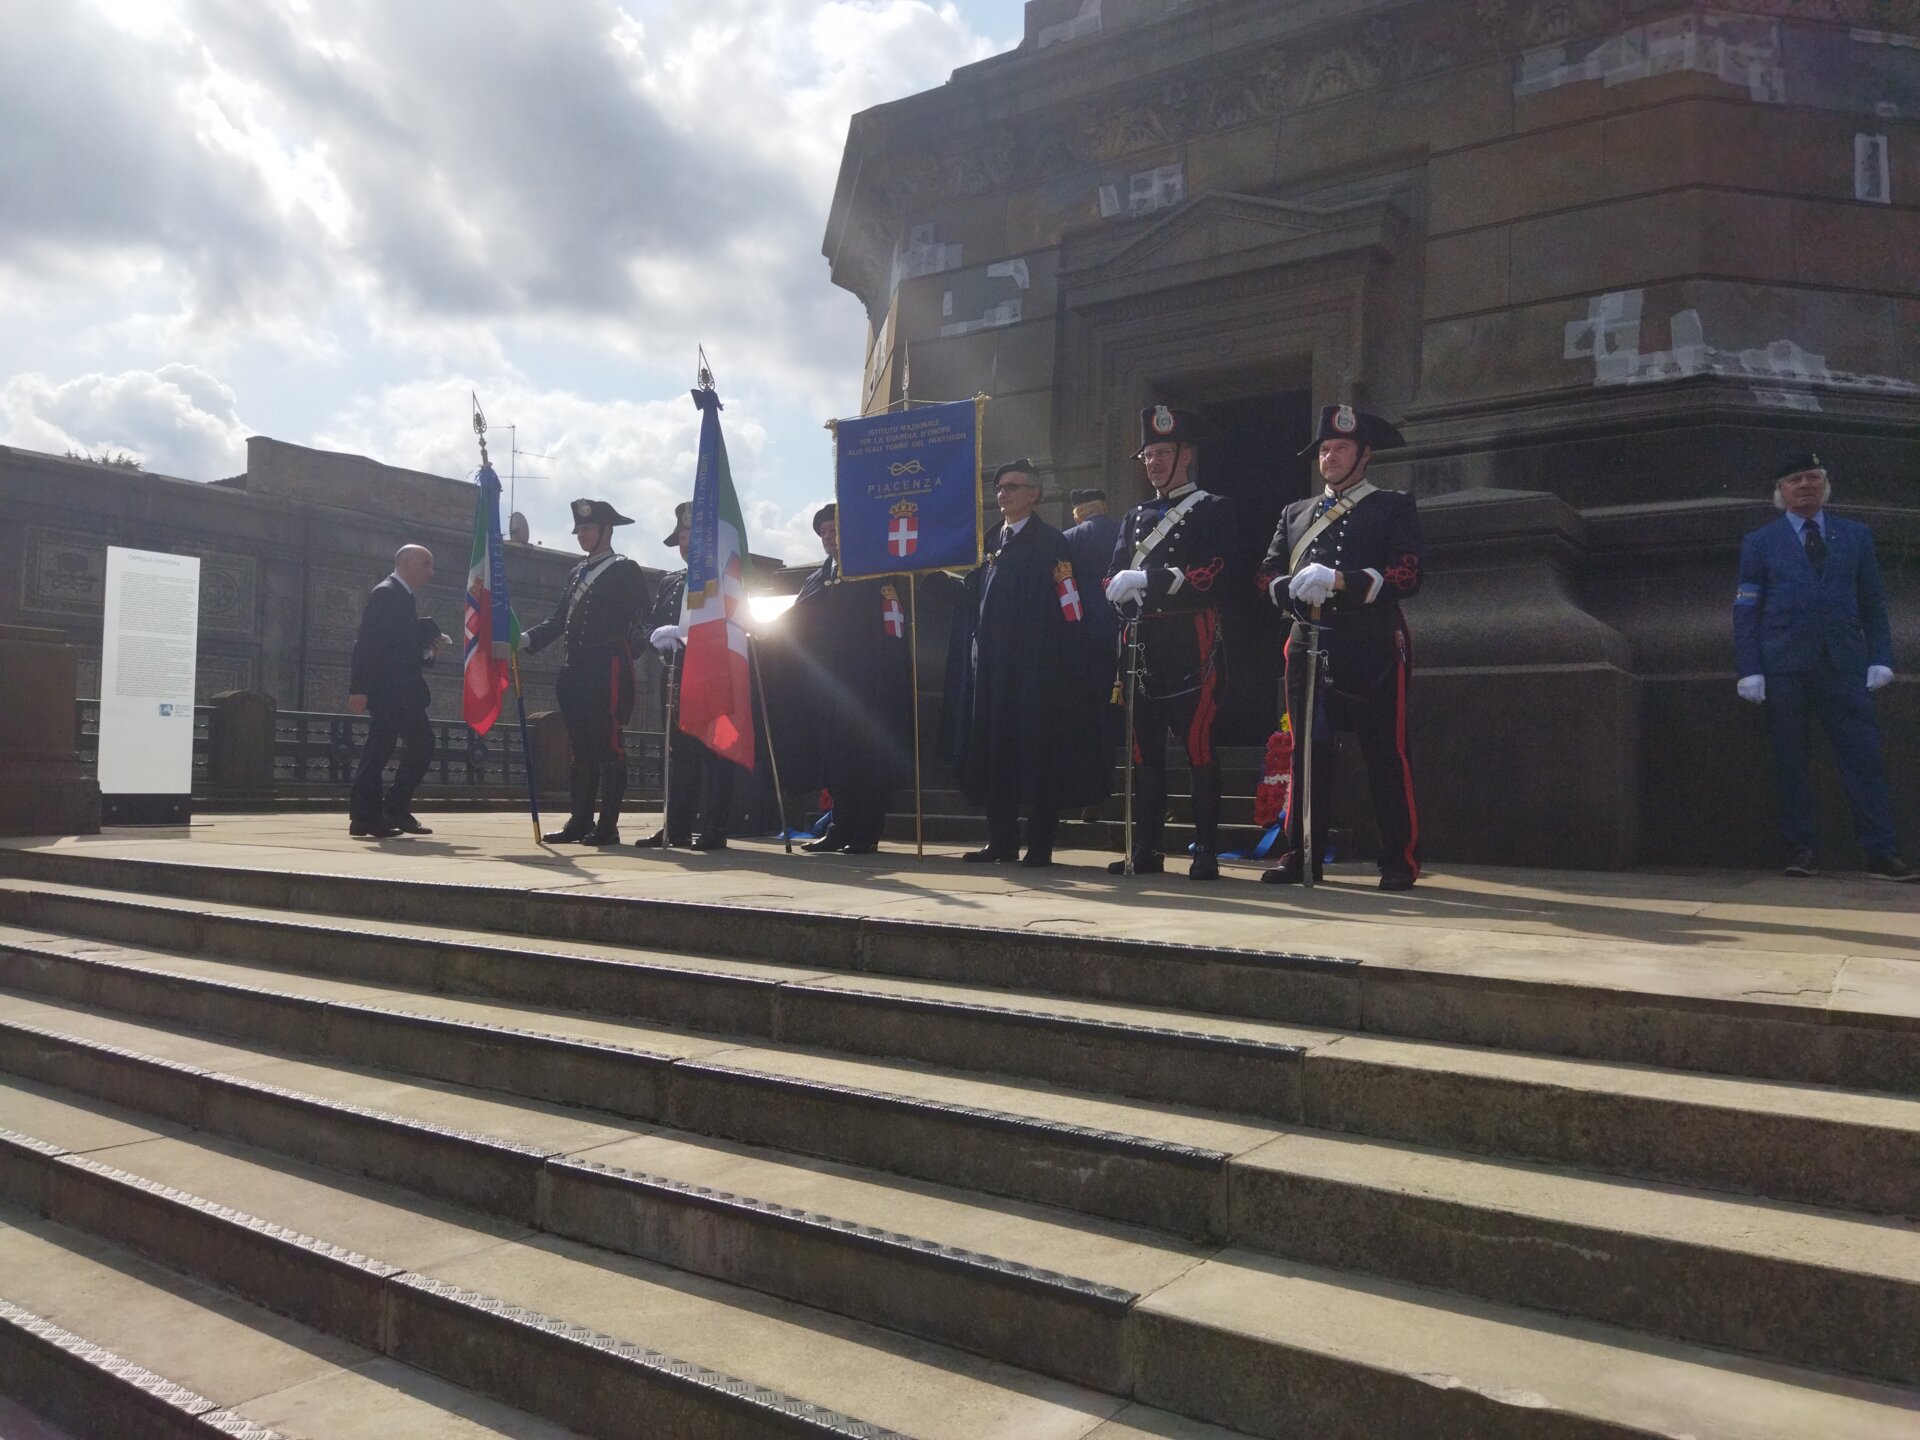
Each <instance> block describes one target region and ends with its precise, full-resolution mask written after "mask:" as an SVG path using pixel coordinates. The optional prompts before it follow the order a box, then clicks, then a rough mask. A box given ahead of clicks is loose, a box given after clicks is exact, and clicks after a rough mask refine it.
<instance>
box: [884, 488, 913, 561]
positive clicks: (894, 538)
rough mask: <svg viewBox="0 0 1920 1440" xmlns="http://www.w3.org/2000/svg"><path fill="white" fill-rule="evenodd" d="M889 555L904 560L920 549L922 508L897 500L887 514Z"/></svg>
mask: <svg viewBox="0 0 1920 1440" xmlns="http://www.w3.org/2000/svg"><path fill="white" fill-rule="evenodd" d="M887 513H888V514H889V515H891V516H893V519H892V520H890V521H888V522H887V553H888V554H889V555H892V556H893V557H894V558H895V559H896V560H904V559H906V558H907V556H909V555H911V554H913V552H914V551H916V550H918V549H919V548H920V521H919V518H918V517H919V515H920V507H919V506H918V505H916V504H914V503H913V501H911V500H896V501H894V503H893V507H892V508H891V509H890V510H889V511H888V512H887Z"/></svg>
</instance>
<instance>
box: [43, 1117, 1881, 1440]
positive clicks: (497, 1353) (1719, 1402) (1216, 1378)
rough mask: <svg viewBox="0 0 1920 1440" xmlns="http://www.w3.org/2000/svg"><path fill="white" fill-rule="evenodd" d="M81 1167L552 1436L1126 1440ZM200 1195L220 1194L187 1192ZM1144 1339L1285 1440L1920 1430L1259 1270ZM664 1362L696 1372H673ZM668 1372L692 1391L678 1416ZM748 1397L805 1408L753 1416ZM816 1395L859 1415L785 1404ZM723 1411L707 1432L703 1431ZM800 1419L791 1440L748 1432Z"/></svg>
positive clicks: (381, 1190)
mask: <svg viewBox="0 0 1920 1440" xmlns="http://www.w3.org/2000/svg"><path fill="white" fill-rule="evenodd" d="M38 1098H39V1102H40V1103H39V1107H38V1108H39V1117H38V1122H39V1123H40V1124H41V1125H42V1126H43V1127H44V1128H47V1129H48V1130H49V1131H58V1130H59V1129H60V1128H61V1126H60V1125H59V1123H58V1120H57V1118H55V1117H50V1116H49V1114H48V1111H49V1110H50V1109H51V1108H53V1107H56V1106H65V1107H66V1108H68V1109H73V1110H80V1111H81V1112H82V1114H81V1117H80V1120H79V1122H77V1123H81V1124H90V1123H93V1121H94V1120H95V1117H94V1116H93V1115H92V1114H91V1113H88V1112H86V1111H85V1109H84V1107H83V1106H73V1105H71V1104H70V1103H69V1102H65V1101H63V1100H61V1099H60V1098H59V1097H49V1096H44V1095H42V1096H40V1097H38ZM65 1149H66V1147H62V1146H61V1145H60V1144H59V1142H58V1141H57V1140H55V1141H46V1142H43V1143H40V1144H31V1143H26V1142H17V1141H16V1142H14V1143H13V1144H11V1145H10V1146H8V1147H7V1150H6V1154H5V1162H6V1170H7V1173H9V1174H18V1173H19V1172H21V1171H22V1170H27V1169H37V1170H39V1171H41V1172H43V1174H44V1177H45V1179H44V1186H45V1194H46V1196H47V1204H46V1208H47V1210H48V1211H49V1212H50V1214H51V1216H52V1218H53V1219H55V1220H56V1221H59V1222H62V1223H66V1224H70V1225H74V1226H76V1227H78V1228H81V1229H83V1230H85V1231H86V1232H87V1233H89V1234H92V1235H95V1236H98V1237H99V1238H102V1239H108V1240H113V1241H116V1242H118V1243H123V1244H129V1245H132V1246H134V1247H136V1248H138V1249H139V1250H141V1251H143V1252H145V1253H146V1254H148V1255H150V1256H153V1257H154V1258H157V1259H160V1260H161V1261H163V1262H164V1263H168V1264H171V1265H174V1266H176V1267H177V1268H180V1269H182V1270H184V1271H187V1272H188V1273H190V1274H193V1275H194V1276H196V1277H198V1278H203V1279H207V1280H210V1281H212V1282H213V1283H216V1284H219V1285H221V1286H222V1287H223V1288H228V1289H232V1290H235V1291H237V1292H238V1293H240V1294H241V1295H242V1296H244V1297H246V1298H249V1299H252V1300H255V1301H256V1302H259V1301H262V1300H264V1301H265V1302H266V1303H268V1304H270V1305H273V1306H274V1307H276V1308H286V1309H291V1310H293V1311H294V1312H295V1313H296V1318H299V1319H302V1320H305V1321H307V1322H308V1323H317V1324H318V1325H319V1326H320V1328H323V1329H325V1330H327V1331H328V1333H330V1334H334V1335H337V1336H342V1337H343V1338H344V1337H352V1336H359V1337H363V1338H375V1339H377V1340H378V1341H379V1342H380V1344H381V1345H382V1347H383V1348H384V1350H385V1351H386V1353H388V1354H390V1355H392V1356H393V1357H394V1358H397V1359H401V1360H403V1361H406V1362H407V1363H411V1364H415V1365H417V1366H419V1367H421V1368H424V1369H428V1370H430V1371H433V1372H435V1373H438V1374H440V1375H441V1376H442V1377H443V1378H447V1379H450V1380H452V1381H454V1382H455V1383H458V1384H465V1385H470V1386H473V1387H475V1388H481V1389H488V1390H493V1391H496V1392H502V1393H503V1396H504V1398H507V1399H510V1400H514V1401H517V1402H519V1403H521V1404H522V1405H523V1408H528V1409H531V1410H533V1411H535V1412H536V1413H540V1414H544V1415H547V1416H549V1417H551V1418H556V1419H561V1420H564V1421H568V1422H571V1423H574V1424H576V1425H580V1426H582V1427H583V1428H586V1427H587V1426H588V1425H591V1423H592V1422H593V1421H595V1420H596V1419H597V1420H599V1421H600V1422H601V1423H600V1424H599V1425H598V1426H595V1427H594V1430H595V1433H602V1434H606V1433H616V1432H613V1431H610V1430H608V1429H607V1428H606V1421H607V1417H608V1413H609V1411H613V1412H615V1413H618V1411H619V1410H620V1409H621V1408H622V1406H621V1402H623V1401H624V1402H625V1403H626V1404H627V1405H632V1404H635V1403H641V1402H642V1401H643V1400H644V1401H645V1402H650V1403H649V1410H650V1411H651V1412H653V1413H655V1414H657V1413H659V1412H662V1411H664V1412H665V1413H666V1417H667V1418H666V1419H665V1421H664V1422H663V1423H657V1424H656V1427H655V1429H654V1430H652V1431H650V1433H662V1434H678V1433H685V1431H686V1430H687V1429H690V1428H691V1426H690V1425H689V1426H687V1427H683V1426H681V1425H679V1424H676V1423H674V1421H675V1420H676V1419H679V1418H680V1417H681V1416H686V1417H687V1419H688V1420H689V1421H692V1420H695V1419H700V1420H705V1421H707V1422H708V1424H709V1425H711V1423H712V1412H713V1411H714V1410H715V1409H716V1408H717V1407H718V1406H719V1404H720V1395H724V1397H725V1398H726V1399H727V1400H731V1401H732V1402H734V1406H735V1408H734V1409H733V1410H732V1411H727V1410H724V1409H721V1410H719V1411H718V1413H719V1414H720V1415H722V1416H723V1417H724V1421H723V1424H722V1425H720V1426H716V1427H713V1428H710V1429H702V1430H701V1431H700V1432H699V1433H702V1434H707V1433H719V1434H729V1435H730V1434H736V1433H737V1434H755V1435H758V1434H771V1433H783V1434H784V1433H812V1434H825V1433H861V1434H872V1433H875V1432H874V1431H872V1430H855V1429H854V1428H852V1425H851V1423H850V1422H846V1421H845V1420H844V1416H845V1415H847V1414H853V1413H859V1414H863V1415H865V1416H867V1417H868V1418H869V1419H870V1420H871V1421H872V1422H873V1423H875V1424H877V1425H880V1426H892V1427H893V1428H894V1429H895V1430H898V1431H902V1432H905V1433H911V1434H915V1435H920V1436H923V1437H926V1440H945V1437H948V1436H954V1437H967V1440H991V1437H996V1436H1018V1437H1023V1440H1024V1437H1045V1436H1052V1435H1060V1436H1063V1437H1064V1436H1078V1435H1083V1434H1084V1435H1088V1436H1089V1440H1099V1437H1102V1436H1103V1435H1105V1434H1106V1433H1107V1432H1105V1431H1103V1430H1102V1429H1101V1428H1100V1421H1101V1419H1102V1418H1103V1417H1105V1416H1108V1415H1113V1414H1114V1413H1115V1412H1117V1411H1120V1409H1121V1405H1122V1401H1121V1400H1120V1399H1119V1398H1117V1397H1114V1396H1110V1395H1109V1396H1102V1395H1099V1394H1097V1393H1095V1392H1092V1391H1088V1390H1084V1389H1080V1388H1077V1387H1070V1386H1066V1385H1062V1384H1060V1383H1058V1382H1053V1383H1048V1382H1041V1381H1037V1380H1036V1379H1034V1378H1032V1377H1025V1378H1022V1377H1021V1376H1020V1374H1019V1372H1017V1371H1011V1370H1009V1369H1008V1368H1007V1367H1004V1366H998V1365H992V1364H991V1363H989V1362H974V1361H969V1360H967V1359H966V1358H965V1357H963V1356H960V1355H957V1354H955V1353H954V1352H952V1351H946V1350H930V1349H928V1348H927V1347H926V1346H925V1345H924V1343H922V1342H914V1341H903V1340H901V1339H898V1338H894V1337H889V1336H887V1335H886V1334H885V1333H884V1332H879V1331H875V1330H873V1329H872V1327H870V1326H866V1325H861V1324H857V1323H853V1322H839V1323H836V1322H833V1321H832V1320H830V1319H829V1318H827V1317H824V1316H821V1315H819V1314H818V1313H817V1312H814V1313H808V1312H805V1311H803V1310H802V1309H801V1307H797V1306H792V1305H788V1304H785V1303H784V1302H778V1301H769V1300H766V1299H764V1298H752V1297H748V1296H745V1295H742V1294H741V1293H740V1292H739V1291H737V1290H736V1289H735V1287H732V1286H728V1285H723V1284H720V1283H717V1282H713V1281H706V1280H701V1279H697V1278H694V1277H691V1276H689V1275H687V1274H686V1273H685V1272H680V1271H674V1270H667V1269H663V1268H662V1267H660V1266H657V1265H654V1264H650V1263H647V1262H643V1261H639V1260H633V1259H626V1258H621V1257H616V1256H612V1255H609V1254H607V1253H605V1252H603V1251H599V1250H595V1249H592V1248H590V1247H587V1246H583V1245H579V1244H577V1243H574V1242H569V1241H565V1240H559V1239H554V1238H551V1237H539V1236H529V1235H524V1234H519V1233H515V1232H514V1231H513V1230H512V1229H511V1228H507V1229H503V1228H502V1227H501V1225H500V1224H499V1223H497V1222H495V1221H491V1220H488V1219H487V1218H486V1217H481V1216H473V1215H462V1214H460V1213H459V1212H457V1211H453V1210H449V1209H446V1208H444V1207H434V1206H428V1205H423V1204H422V1203H421V1202H420V1201H419V1200H418V1199H417V1197H414V1196H411V1195H408V1194H406V1193H404V1192H398V1191H394V1190H392V1189H390V1188H388V1187H384V1186H373V1185H366V1184H343V1183H342V1182H341V1181H340V1179H339V1178H338V1177H336V1176H331V1175H329V1174H327V1173H326V1172H314V1171H311V1170H309V1169H307V1168H306V1167H302V1166H294V1165H288V1164H286V1163H285V1162H282V1161H277V1160H274V1159H272V1158H271V1157H267V1156H263V1155H261V1154H259V1153H258V1152H254V1151H250V1150H247V1149H245V1148H244V1147H234V1146H229V1145H220V1144H216V1143H213V1142H210V1141H207V1140H203V1139H199V1138H195V1137H181V1138H154V1139H152V1140H148V1141H144V1142H134V1143H126V1144H122V1145H119V1146H115V1147H114V1148H113V1149H112V1150H111V1151H110V1152H107V1153H106V1154H105V1155H104V1156H103V1157H102V1159H94V1158H90V1157H88V1156H86V1155H83V1154H73V1153H63V1152H64V1151H65ZM189 1177H190V1178H191V1181H192V1183H193V1184H194V1186H195V1187H196V1190H198V1191H200V1192H202V1193H193V1192H186V1191H183V1190H181V1189H177V1188H175V1186H176V1183H177V1182H178V1181H179V1180H181V1179H184V1178H189ZM296 1225H306V1226H308V1227H310V1228H311V1229H312V1230H318V1231H321V1232H323V1233H322V1235H320V1236H319V1237H314V1236H311V1235H309V1234H306V1233H299V1232H296V1230H295V1229H294V1228H293V1227H294V1226H296ZM530 1312H531V1313H530ZM1129 1316H1130V1320H1131V1323H1132V1325H1133V1327H1134V1331H1135V1333H1134V1335H1133V1337H1132V1343H1131V1344H1130V1345H1129V1347H1128V1353H1129V1355H1130V1356H1131V1357H1132V1359H1133V1363H1134V1371H1133V1376H1132V1388H1133V1393H1134V1395H1135V1397H1136V1399H1137V1400H1138V1401H1139V1402H1140V1403H1141V1405H1143V1406H1145V1405H1158V1404H1159V1402H1160V1398H1161V1397H1170V1398H1176V1399H1177V1401H1178V1407H1177V1408H1178V1410H1179V1412H1180V1413H1182V1414H1185V1415H1189V1416H1192V1417H1195V1418H1199V1419H1203V1420H1208V1421H1211V1422H1214V1423H1217V1424H1219V1423H1231V1424H1234V1425H1235V1426H1237V1427H1238V1428H1240V1429H1243V1430H1245V1431H1246V1432H1247V1433H1251V1434H1256V1435H1262V1436H1271V1437H1276V1440H1278V1437H1283V1436H1285V1437H1292V1436H1296V1435H1314V1436H1327V1437H1359V1436H1368V1437H1383V1436H1384V1437H1392V1436H1409V1437H1411V1436H1416V1435H1417V1436H1421V1437H1446V1436H1454V1435H1459V1436H1468V1435H1471V1436H1484V1435H1513V1436H1518V1435H1521V1434H1525V1435H1528V1436H1544V1437H1560V1436H1566V1437H1569V1440H1572V1437H1600V1436H1609V1437H1611V1436H1647V1435H1653V1434H1678V1433H1687V1434H1691V1435H1694V1436H1696V1437H1701V1440H1706V1437H1720V1436H1725V1437H1733V1436H1741V1437H1749V1440H1752V1437H1772V1436H1779V1437H1786V1436H1806V1435H1820V1434H1834V1435H1838V1434H1846V1435H1848V1436H1849V1437H1865V1440H1879V1437H1882V1436H1886V1437H1892V1436H1896V1435H1902V1434H1905V1433H1908V1432H1907V1429H1906V1427H1907V1425H1908V1424H1909V1422H1910V1420H1911V1415H1912V1406H1913V1404H1914V1402H1915V1400H1916V1395H1915V1392H1914V1391H1912V1390H1909V1389H1896V1388H1893V1387H1887V1386H1882V1385H1874V1384H1870V1383H1867V1382H1860V1381H1849V1380H1844V1379H1839V1378H1837V1377H1831V1376H1818V1375H1814V1374H1809V1373H1807V1372H1798V1371H1794V1370H1791V1369H1789V1368H1786V1367H1783V1366H1778V1365H1771V1364H1766V1363H1756V1362H1751V1361H1731V1360H1730V1359H1729V1358H1728V1357H1725V1356H1721V1355H1717V1354H1715V1353H1714V1352H1711V1351H1705V1350H1699V1349H1696V1348H1693V1347H1687V1346H1677V1345H1672V1344H1669V1343H1664V1342H1656V1341H1650V1340H1648V1339H1646V1338H1644V1337H1633V1336H1630V1335H1626V1334H1623V1333H1622V1332H1618V1331H1609V1330H1607V1329H1605V1328H1604V1327H1597V1326H1592V1325H1583V1324H1578V1323H1574V1322H1557V1321H1553V1320H1551V1319H1548V1318H1546V1317H1541V1316H1537V1315H1531V1314H1529V1313H1528V1312H1524V1311H1516V1310H1512V1309H1510V1308H1508V1307H1501V1306H1489V1305H1483V1304H1474V1303H1470V1302H1460V1301H1458V1300H1452V1299H1447V1298H1445V1297H1441V1296H1437V1295H1435V1294H1434V1293H1433V1292H1430V1291H1423V1290H1420V1289H1418V1288H1416V1287H1407V1286H1400V1285H1393V1284H1389V1283H1386V1282H1370V1283H1356V1282H1355V1277H1353V1276H1350V1275H1344V1274H1341V1273H1340V1272H1335V1271H1330V1270H1326V1269H1322V1268H1318V1267H1312V1266H1303V1265H1298V1264H1291V1263H1285V1262H1278V1261H1274V1260H1271V1259H1268V1258H1264V1257H1260V1256H1257V1255H1253V1254H1251V1253H1248V1252H1239V1251H1227V1252H1222V1253H1220V1254H1218V1255H1215V1256H1212V1257H1209V1258H1206V1259H1203V1260H1200V1261H1199V1262H1198V1263H1195V1264H1192V1265H1190V1266H1188V1267H1186V1268H1185V1269H1184V1271H1183V1272H1182V1273H1179V1274H1178V1275H1177V1276H1176V1277H1175V1278H1172V1279H1170V1280H1168V1281H1167V1282H1166V1283H1164V1284H1162V1285H1161V1286H1159V1288H1157V1289H1156V1290H1155V1291H1154V1292H1153V1293H1151V1294H1145V1295H1140V1296H1138V1297H1136V1299H1135V1301H1134V1303H1133V1305H1132V1307H1131V1310H1130V1312H1129ZM583 1331H584V1332H597V1333H583ZM664 1343H672V1344H673V1345H674V1347H675V1351H676V1353H678V1354H680V1355H682V1356H683V1357H684V1363H681V1364H678V1365H674V1364H671V1363H669V1362H665V1360H664V1357H663V1356H660V1355H658V1354H655V1353H651V1352H653V1351H657V1350H658V1348H659V1347H660V1345H662V1344H664ZM692 1367H705V1368H706V1370H707V1371H708V1372H721V1374H732V1375H737V1376H739V1377H740V1383H737V1384H732V1385H727V1384H722V1383H719V1380H720V1376H719V1375H715V1374H711V1373H707V1374H702V1373H699V1372H697V1371H693V1368H692ZM690 1372H691V1373H690ZM664 1376H670V1377H671V1378H672V1379H673V1380H676V1381H678V1382H680V1383H679V1385H678V1386H677V1387H675V1388H674V1389H673V1391H672V1393H669V1394H667V1395H664V1396H656V1395H655V1394H653V1393H652V1392H653V1391H656V1390H659V1389H660V1388H661V1382H662V1379H663V1377H664ZM703 1382H704V1383H703ZM748 1386H767V1387H770V1388H773V1389H775V1390H776V1391H777V1392H778V1393H777V1394H776V1395H775V1396H771V1397H770V1396H768V1395H767V1394H766V1392H765V1391H764V1390H762V1391H757V1392H753V1393H750V1394H748V1395H747V1396H746V1398H745V1400H744V1401H743V1400H742V1392H743V1391H744V1390H745V1389H746V1387H748ZM690 1389H691V1390H693V1391H695V1392H696V1395H695V1397H694V1398H691V1399H690V1398H689V1396H688V1393H687V1392H688V1391H689V1390H690ZM637 1390H638V1391H643V1392H646V1393H644V1395H642V1394H636V1393H635V1392H636V1391H637ZM716 1391H719V1392H720V1395H716V1393H715V1392H716ZM798 1393H805V1394H807V1395H809V1396H812V1397H816V1398H815V1403H816V1404H832V1405H834V1406H835V1407H836V1408H837V1409H839V1410H840V1412H841V1414H839V1415H835V1416H831V1417H828V1416H822V1415H820V1414H819V1413H818V1412H817V1411H813V1410H811V1409H809V1410H802V1409H801V1408H800V1406H799V1405H798V1403H797V1402H793V1401H789V1400H786V1398H785V1397H786V1396H789V1395H793V1394H798ZM702 1404H704V1405H705V1406H706V1407H707V1413H704V1414H702V1413H699V1412H697V1411H694V1407H695V1406H697V1405H702ZM856 1405H857V1406H858V1407H859V1408H858V1409H857V1410H856V1409H855V1408H854V1406H856ZM1162 1408H1164V1407H1162ZM689 1412H693V1413H689ZM769 1412H771V1415H770V1414H769ZM773 1416H777V1418H778V1420H779V1421H781V1422H785V1423H784V1424H783V1425H782V1427H781V1428H778V1429H776V1428H775V1427H773V1426H771V1425H753V1424H749V1423H747V1422H748V1421H750V1420H761V1419H765V1418H772V1417H773ZM1119 1419H1120V1421H1121V1422H1122V1423H1123V1425H1124V1426H1125V1427H1126V1428H1125V1429H1124V1430H1121V1431H1116V1432H1113V1434H1114V1435H1115V1437H1116V1440H1117V1436H1118V1435H1120V1434H1125V1433H1128V1432H1131V1433H1132V1434H1135V1435H1143V1434H1155V1435H1168V1434H1176V1433H1191V1432H1189V1431H1183V1430H1175V1429H1172V1428H1170V1427H1169V1425H1168V1423H1167V1422H1168V1421H1169V1420H1170V1417H1167V1416H1156V1415H1154V1414H1152V1413H1151V1412H1146V1411H1142V1410H1139V1409H1135V1410H1132V1411H1129V1412H1125V1413H1122V1414H1120V1415H1119ZM796 1421H800V1422H804V1423H794V1422H796ZM619 1423H622V1424H625V1423H627V1421H626V1420H625V1417H624V1416H622V1417H621V1420H620V1422H619Z"/></svg>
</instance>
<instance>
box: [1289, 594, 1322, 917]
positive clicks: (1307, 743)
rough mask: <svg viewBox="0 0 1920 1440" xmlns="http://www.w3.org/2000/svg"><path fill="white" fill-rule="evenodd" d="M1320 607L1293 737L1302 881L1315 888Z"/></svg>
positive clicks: (1310, 621)
mask: <svg viewBox="0 0 1920 1440" xmlns="http://www.w3.org/2000/svg"><path fill="white" fill-rule="evenodd" d="M1319 692H1320V607H1319V606H1318V605H1316V606H1314V607H1313V611H1312V613H1311V614H1310V615H1309V616H1308V617H1307V704H1306V717H1305V718H1306V726H1305V733H1304V734H1300V735H1296V736H1294V737H1293V739H1294V743H1295V744H1296V745H1298V746H1300V789H1301V792H1302V793H1301V794H1300V796H1299V797H1298V798H1299V801H1300V883H1301V884H1302V885H1304V886H1306V887H1307V888H1308V889H1312V888H1313V872H1314V869H1315V868H1316V862H1317V861H1318V860H1319V858H1320V857H1319V856H1318V855H1317V854H1315V853H1314V851H1315V846H1314V840H1313V732H1314V728H1315V727H1314V720H1315V719H1316V717H1317V713H1318V712H1317V711H1316V710H1315V708H1314V707H1315V706H1316V705H1317V704H1318V703H1319V699H1320V693H1319Z"/></svg>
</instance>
